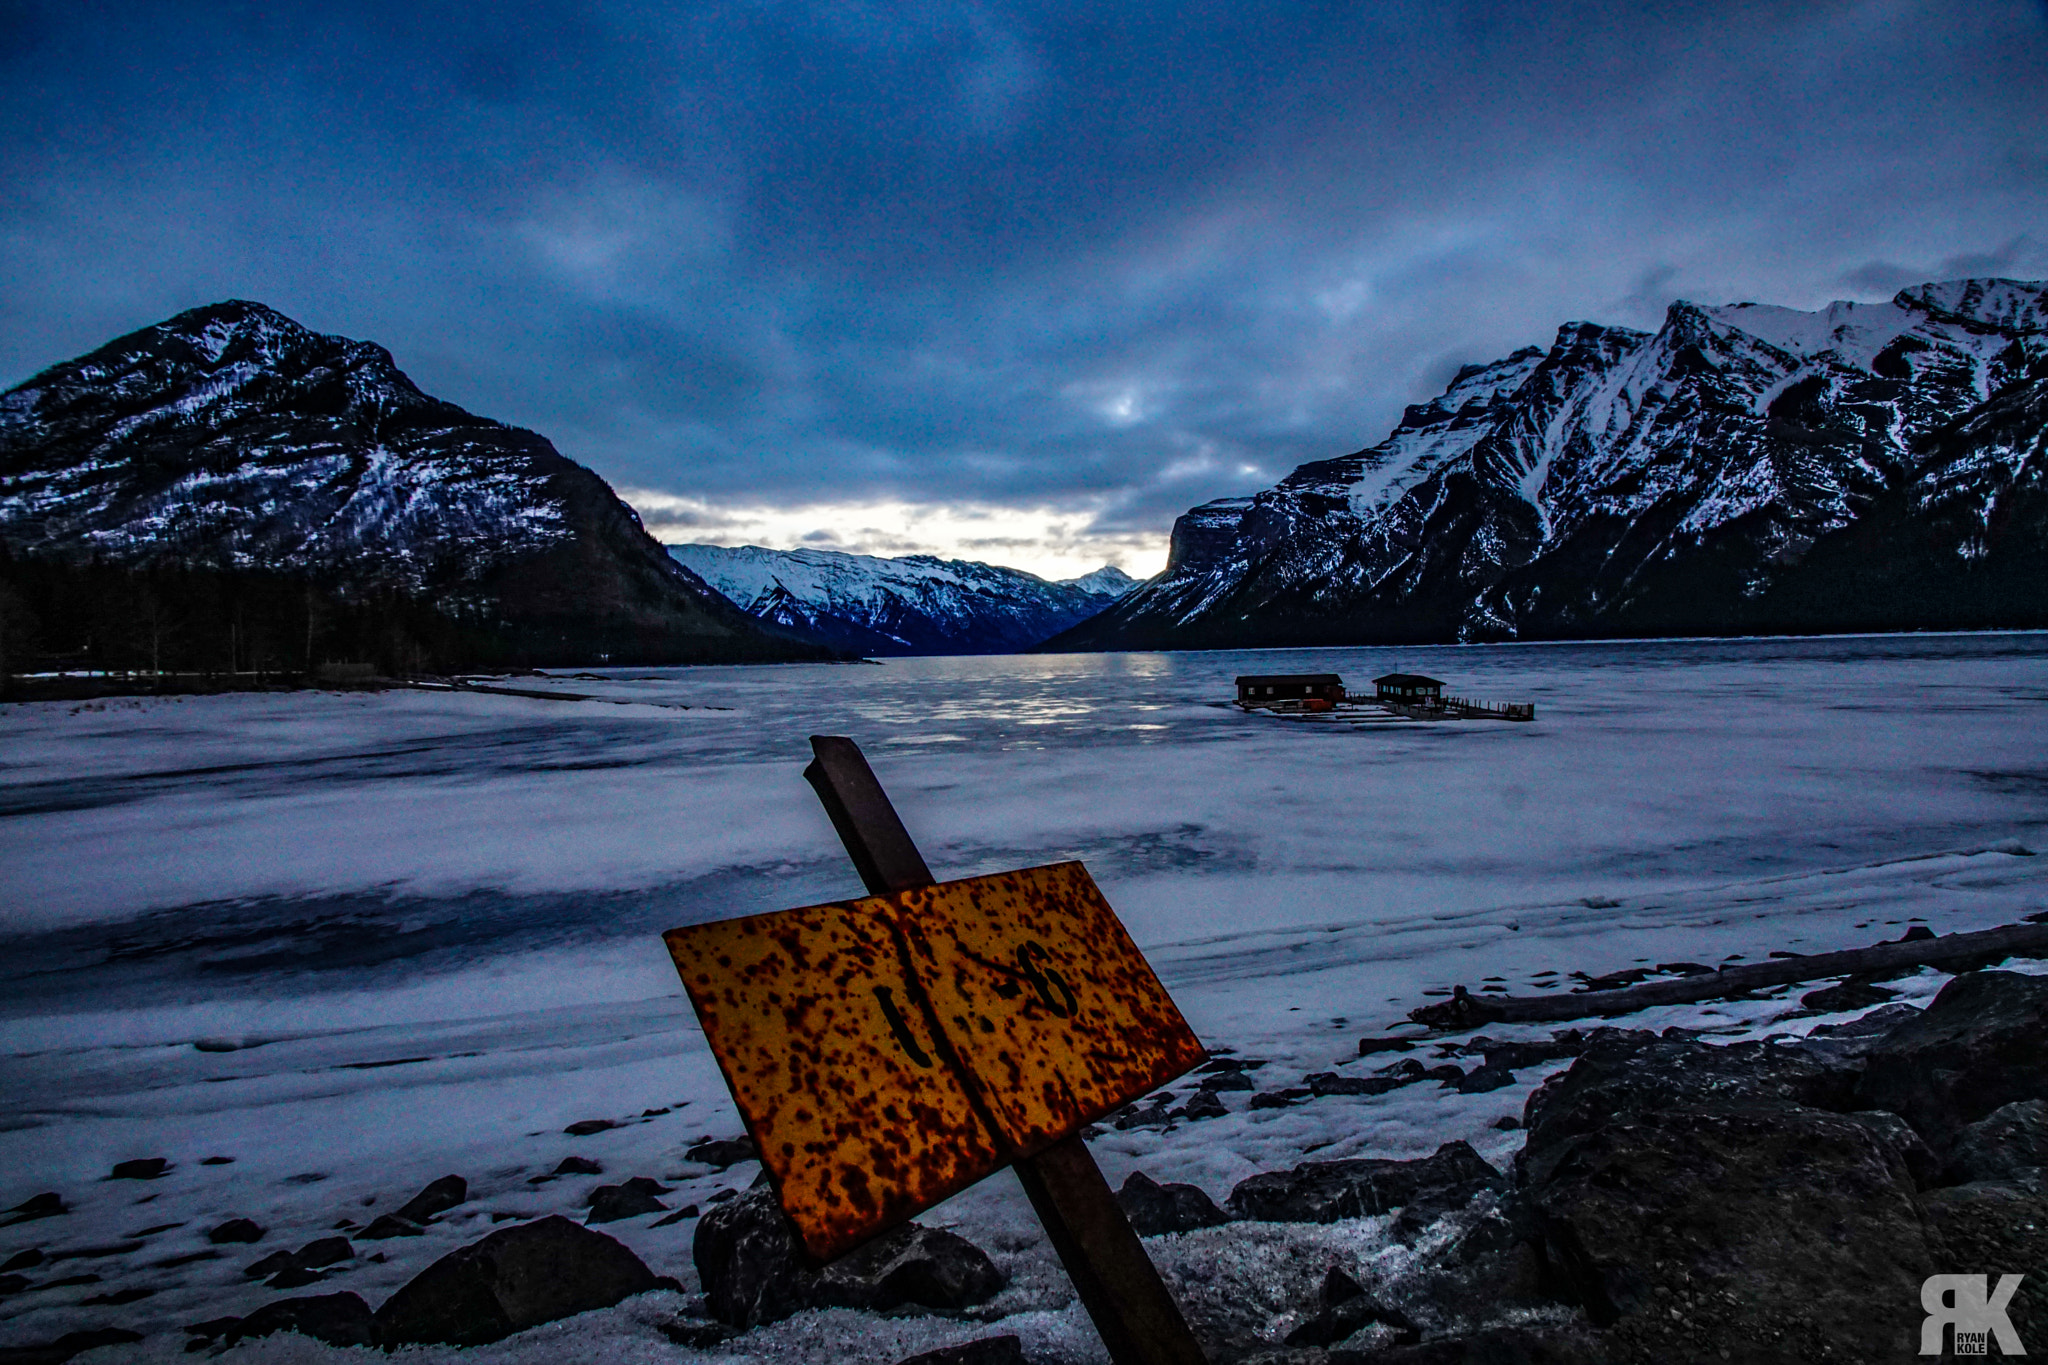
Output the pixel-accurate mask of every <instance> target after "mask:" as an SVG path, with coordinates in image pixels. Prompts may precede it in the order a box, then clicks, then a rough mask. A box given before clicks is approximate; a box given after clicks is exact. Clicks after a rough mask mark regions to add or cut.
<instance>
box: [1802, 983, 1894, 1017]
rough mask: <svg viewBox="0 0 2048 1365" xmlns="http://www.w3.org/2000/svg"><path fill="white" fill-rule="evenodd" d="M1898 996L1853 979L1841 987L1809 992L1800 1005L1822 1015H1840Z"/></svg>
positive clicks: (1882, 1002) (1803, 996)
mask: <svg viewBox="0 0 2048 1365" xmlns="http://www.w3.org/2000/svg"><path fill="white" fill-rule="evenodd" d="M1897 995H1898V992H1897V991H1891V990H1886V989H1885V988H1884V987H1883V986H1876V985H1872V984H1871V983H1870V982H1868V981H1858V980H1856V979H1854V978H1851V979H1850V980H1847V981H1844V982H1842V983H1841V984H1839V985H1835V986H1823V987H1821V988H1820V989H1819V990H1817V991H1808V992H1807V993H1806V994H1804V995H1802V996H1800V997H1799V1003H1800V1005H1801V1006H1802V1007H1803V1008H1806V1009H1810V1010H1813V1011H1815V1012H1817V1013H1820V1014H1838V1013H1840V1012H1841V1011H1843V1010H1863V1009H1869V1008H1871V1007H1872V1006H1873V1005H1882V1004H1884V1003H1885V1002H1886V1001H1888V1000H1891V999H1894V998H1895V997H1897Z"/></svg>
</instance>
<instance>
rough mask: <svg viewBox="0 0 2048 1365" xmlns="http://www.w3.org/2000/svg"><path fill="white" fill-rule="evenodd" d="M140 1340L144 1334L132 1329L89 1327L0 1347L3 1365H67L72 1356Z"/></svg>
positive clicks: (0, 1362)
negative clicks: (37, 1343)
mask: <svg viewBox="0 0 2048 1365" xmlns="http://www.w3.org/2000/svg"><path fill="white" fill-rule="evenodd" d="M140 1340H142V1333H140V1332H131V1331H129V1330H128V1329H127V1328H125V1327H89V1328H87V1329H85V1330H84V1331H82V1332H66V1333H65V1334H64V1335H63V1336H61V1337H58V1338H57V1339H56V1340H55V1341H49V1342H44V1343H43V1344H42V1345H40V1346H9V1347H5V1348H0V1365H64V1362H65V1361H67V1360H69V1359H71V1357H73V1356H75V1355H80V1354H82V1353H84V1352H86V1351H92V1350H97V1349H98V1348H99V1347H102V1346H125V1345H126V1344H128V1343H129V1342H131V1341H140Z"/></svg>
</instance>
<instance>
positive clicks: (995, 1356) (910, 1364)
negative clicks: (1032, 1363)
mask: <svg viewBox="0 0 2048 1365" xmlns="http://www.w3.org/2000/svg"><path fill="white" fill-rule="evenodd" d="M896 1365H1024V1340H1023V1338H1021V1337H982V1338H981V1339H979V1340H977V1341H963V1342H961V1343H960V1344H959V1345H958V1346H941V1347H940V1348H939V1349H938V1350H936V1351H926V1352H925V1353H924V1354H923V1355H914V1356H909V1357H907V1358H905V1359H903V1360H899V1361H897V1362H896Z"/></svg>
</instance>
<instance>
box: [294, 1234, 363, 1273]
mask: <svg viewBox="0 0 2048 1365" xmlns="http://www.w3.org/2000/svg"><path fill="white" fill-rule="evenodd" d="M355 1254H356V1249H355V1248H354V1247H352V1246H350V1245H349V1244H348V1238H346V1237H322V1238H320V1239H319V1240H318V1241H314V1242H308V1243H306V1244H305V1245H304V1246H302V1247H300V1248H299V1249H298V1250H297V1251H295V1252H293V1253H292V1259H293V1260H294V1261H296V1262H297V1263H298V1264H300V1265H302V1266H304V1267H306V1268H307V1269H308V1270H318V1269H319V1268H320V1267H321V1266H326V1265H335V1264H337V1263H339V1262H342V1261H347V1260H351V1259H353V1258H354V1256H355Z"/></svg>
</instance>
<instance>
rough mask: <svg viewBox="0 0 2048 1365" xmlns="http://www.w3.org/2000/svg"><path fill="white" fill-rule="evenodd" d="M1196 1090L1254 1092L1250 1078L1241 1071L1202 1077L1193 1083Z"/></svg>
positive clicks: (1223, 1072)
mask: <svg viewBox="0 0 2048 1365" xmlns="http://www.w3.org/2000/svg"><path fill="white" fill-rule="evenodd" d="M1195 1085H1196V1088H1197V1089H1198V1090H1256V1089H1258V1087H1257V1086H1255V1085H1253V1084H1252V1078H1251V1077H1249V1076H1247V1075H1245V1074H1244V1073H1243V1072H1242V1071H1219V1072H1217V1073H1216V1074H1215V1075H1213V1076H1204V1077H1202V1079H1201V1080H1199V1081H1197V1082H1196V1083H1195Z"/></svg>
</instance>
